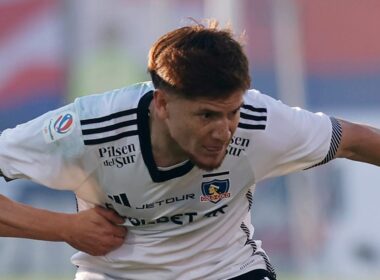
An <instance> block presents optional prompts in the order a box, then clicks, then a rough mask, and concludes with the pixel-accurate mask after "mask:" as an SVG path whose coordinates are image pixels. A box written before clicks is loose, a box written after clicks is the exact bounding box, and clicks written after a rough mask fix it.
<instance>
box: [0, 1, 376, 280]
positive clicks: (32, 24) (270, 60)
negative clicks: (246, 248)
mask: <svg viewBox="0 0 380 280" xmlns="http://www.w3.org/2000/svg"><path fill="white" fill-rule="evenodd" d="M188 17H192V18H194V19H198V20H200V19H202V18H216V19H218V20H219V21H220V22H221V24H222V25H226V24H228V23H230V24H232V26H233V28H234V30H235V31H236V32H237V33H242V32H245V34H246V44H245V48H246V52H247V54H248V56H249V59H250V63H251V64H250V69H251V75H252V80H253V85H252V86H253V87H255V88H256V89H259V90H260V91H262V92H264V93H266V94H268V95H271V96H273V97H275V98H279V99H281V100H283V101H284V102H285V103H288V104H289V105H293V106H300V107H304V108H307V109H309V110H311V111H323V112H325V113H327V114H331V115H334V116H337V117H343V118H346V119H348V120H351V121H356V122H366V123H369V124H371V125H374V126H377V127H380V94H379V92H378V91H379V90H380V78H379V75H380V36H379V27H380V1H378V0H361V1H357V0H330V1H306V0H108V1H106V0H81V1H75V0H0V98H1V102H0V131H1V130H4V129H6V128H8V127H13V126H15V125H16V124H18V123H21V122H25V121H27V120H29V119H31V118H34V117H36V116H38V115H40V114H42V113H44V112H46V111H48V110H52V109H55V108H57V107H60V106H62V105H64V104H66V103H67V102H71V101H73V100H74V98H75V97H77V96H81V95H87V94H91V93H96V92H102V91H105V90H108V89H112V88H118V87H123V86H126V85H128V84H131V83H134V82H139V81H144V80H147V79H148V76H147V74H146V62H147V53H148V50H149V47H150V45H151V44H152V43H153V42H154V41H155V40H156V39H157V38H158V37H159V36H161V35H162V34H163V33H165V32H167V31H170V30H172V29H174V28H177V27H180V26H183V25H186V24H188V23H189V22H190V21H189V19H188ZM379 181H380V172H379V169H378V168H376V167H373V166H370V165H367V164H361V163H354V162H350V161H345V160H336V161H334V162H333V163H329V164H327V165H326V166H323V167H319V168H315V169H313V170H309V171H305V172H301V173H299V174H295V175H291V176H287V177H283V178H278V179H273V180H268V181H265V182H262V183H260V184H259V185H258V188H257V191H256V194H255V198H254V206H253V217H252V219H253V222H254V225H255V227H256V232H255V234H256V239H262V240H263V242H264V245H263V246H264V248H266V250H267V252H268V254H269V256H270V257H271V259H272V262H273V264H274V266H275V267H276V269H277V273H278V275H279V279H289V280H290V279H380V215H379V213H380V206H379V203H378V201H379V197H380V184H379ZM0 192H1V193H3V194H5V195H7V196H9V197H11V198H13V199H15V200H18V201H21V202H24V203H27V204H31V205H34V206H36V207H40V208H47V209H51V210H57V211H64V212H75V200H74V197H73V195H72V194H71V193H68V192H67V193H66V192H57V191H53V190H49V189H46V188H43V187H41V186H38V185H36V184H33V183H30V182H27V181H22V180H19V181H13V182H10V183H5V182H4V181H3V180H2V179H0ZM73 252H74V250H73V249H72V248H70V247H69V246H68V245H65V244H62V243H53V242H40V241H30V240H20V239H12V238H0V279H7V280H8V279H11V280H13V279H18V280H19V279H39V280H42V279H51V280H56V279H73V275H74V273H75V267H74V266H73V265H71V264H70V256H71V255H72V253H73Z"/></svg>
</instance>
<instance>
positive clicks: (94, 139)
mask: <svg viewBox="0 0 380 280" xmlns="http://www.w3.org/2000/svg"><path fill="white" fill-rule="evenodd" d="M136 113H137V108H134V109H129V110H124V111H120V112H116V113H112V114H110V115H107V116H102V117H99V118H93V119H86V120H81V121H80V123H81V125H82V135H93V136H91V139H84V140H83V142H84V144H85V145H97V144H103V143H107V142H111V141H115V140H119V139H121V138H124V137H129V136H134V135H138V131H137V129H134V130H129V131H123V132H117V131H116V130H117V129H120V128H126V127H129V126H133V125H136V126H137V119H132V120H127V121H122V122H118V123H113V124H111V125H106V126H103V127H96V128H85V127H86V125H90V124H101V123H103V122H106V121H110V120H114V119H117V118H120V117H125V116H130V115H132V114H136ZM136 118H137V117H136ZM110 131H111V132H112V131H114V134H113V135H109V136H104V135H101V133H105V132H110ZM116 133H117V134H116ZM95 134H99V135H98V136H95ZM111 134H112V133H111Z"/></svg>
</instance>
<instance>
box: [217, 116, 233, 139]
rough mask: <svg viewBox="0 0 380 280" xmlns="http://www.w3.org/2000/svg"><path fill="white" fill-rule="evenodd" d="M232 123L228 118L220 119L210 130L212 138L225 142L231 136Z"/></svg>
mask: <svg viewBox="0 0 380 280" xmlns="http://www.w3.org/2000/svg"><path fill="white" fill-rule="evenodd" d="M232 131H233V129H232V124H231V123H230V121H229V120H228V119H220V120H218V121H217V122H216V124H215V129H214V130H213V131H212V138H213V139H215V140H219V141H220V142H226V141H229V140H230V139H231V136H232Z"/></svg>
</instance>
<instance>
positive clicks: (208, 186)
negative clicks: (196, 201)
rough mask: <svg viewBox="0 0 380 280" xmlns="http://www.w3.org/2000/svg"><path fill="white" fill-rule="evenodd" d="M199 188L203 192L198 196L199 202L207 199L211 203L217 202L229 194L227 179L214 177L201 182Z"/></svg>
mask: <svg viewBox="0 0 380 280" xmlns="http://www.w3.org/2000/svg"><path fill="white" fill-rule="evenodd" d="M201 188H202V193H203V195H201V197H200V201H201V202H208V201H209V202H212V203H218V202H219V201H221V200H223V199H225V198H229V197H230V196H231V193H230V192H228V189H229V188H230V181H229V179H224V180H218V179H214V180H212V181H210V182H203V183H202V187H201Z"/></svg>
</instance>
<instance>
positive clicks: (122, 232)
mask: <svg viewBox="0 0 380 280" xmlns="http://www.w3.org/2000/svg"><path fill="white" fill-rule="evenodd" d="M113 235H114V236H115V237H118V238H121V239H123V240H124V238H125V236H126V235H127V228H126V227H124V226H116V227H114V230H113Z"/></svg>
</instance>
